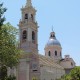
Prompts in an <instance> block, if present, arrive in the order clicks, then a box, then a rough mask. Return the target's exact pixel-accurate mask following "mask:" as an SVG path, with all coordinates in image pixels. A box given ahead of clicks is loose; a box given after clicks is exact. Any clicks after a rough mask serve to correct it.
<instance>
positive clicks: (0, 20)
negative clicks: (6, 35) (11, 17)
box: [0, 3, 7, 30]
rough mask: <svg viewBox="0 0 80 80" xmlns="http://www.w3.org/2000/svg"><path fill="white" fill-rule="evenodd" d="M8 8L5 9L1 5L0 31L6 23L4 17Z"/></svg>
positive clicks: (0, 4)
mask: <svg viewBox="0 0 80 80" xmlns="http://www.w3.org/2000/svg"><path fill="white" fill-rule="evenodd" d="M6 10H7V9H6V8H3V3H0V30H1V26H2V25H3V22H4V21H5V17H4V16H3V15H4V13H5V12H6Z"/></svg>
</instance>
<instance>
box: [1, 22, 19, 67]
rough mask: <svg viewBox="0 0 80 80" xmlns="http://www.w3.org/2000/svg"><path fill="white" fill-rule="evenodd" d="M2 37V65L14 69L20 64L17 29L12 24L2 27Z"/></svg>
mask: <svg viewBox="0 0 80 80" xmlns="http://www.w3.org/2000/svg"><path fill="white" fill-rule="evenodd" d="M1 33H2V35H1V36H0V65H6V66H8V67H12V66H14V65H16V63H17V62H18V54H19V49H18V48H17V40H16V35H17V33H18V31H17V29H16V28H14V27H13V26H12V25H11V24H10V23H7V24H5V25H3V26H2V30H1Z"/></svg>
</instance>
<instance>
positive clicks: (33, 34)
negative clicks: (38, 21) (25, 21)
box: [32, 31, 35, 40]
mask: <svg viewBox="0 0 80 80" xmlns="http://www.w3.org/2000/svg"><path fill="white" fill-rule="evenodd" d="M32 40H35V32H34V31H32Z"/></svg>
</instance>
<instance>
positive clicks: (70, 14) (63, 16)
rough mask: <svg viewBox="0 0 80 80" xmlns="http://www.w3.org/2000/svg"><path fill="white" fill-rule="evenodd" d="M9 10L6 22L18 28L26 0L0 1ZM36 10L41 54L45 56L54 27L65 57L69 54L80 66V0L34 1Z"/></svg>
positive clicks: (6, 14)
mask: <svg viewBox="0 0 80 80" xmlns="http://www.w3.org/2000/svg"><path fill="white" fill-rule="evenodd" d="M0 2H4V7H6V8H7V9H8V10H7V12H6V13H5V17H6V22H10V23H11V24H12V25H13V26H15V27H17V28H18V26H17V24H18V23H19V20H20V19H21V11H20V9H21V7H22V5H23V6H25V4H26V0H0ZM32 3H33V6H34V7H35V8H36V10H37V13H36V20H37V22H38V25H39V33H38V44H39V53H41V54H44V47H45V44H46V43H47V41H48V39H49V34H50V32H51V29H52V25H53V27H54V31H55V33H56V37H57V39H58V40H59V41H60V43H61V45H62V54H63V57H64V55H65V54H69V55H70V56H71V57H72V58H73V59H74V60H75V62H76V64H77V65H80V0H32Z"/></svg>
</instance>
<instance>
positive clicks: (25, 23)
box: [19, 0, 38, 53]
mask: <svg viewBox="0 0 80 80" xmlns="http://www.w3.org/2000/svg"><path fill="white" fill-rule="evenodd" d="M21 12H22V19H21V20H20V22H19V31H20V45H19V47H20V49H22V50H24V51H25V52H32V53H38V39H37V38H38V37H37V36H38V35H37V32H38V24H37V22H36V20H35V15H36V10H35V8H33V6H32V3H31V0H27V2H26V5H25V7H22V8H21Z"/></svg>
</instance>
